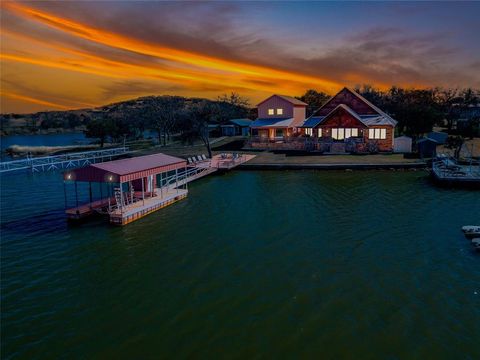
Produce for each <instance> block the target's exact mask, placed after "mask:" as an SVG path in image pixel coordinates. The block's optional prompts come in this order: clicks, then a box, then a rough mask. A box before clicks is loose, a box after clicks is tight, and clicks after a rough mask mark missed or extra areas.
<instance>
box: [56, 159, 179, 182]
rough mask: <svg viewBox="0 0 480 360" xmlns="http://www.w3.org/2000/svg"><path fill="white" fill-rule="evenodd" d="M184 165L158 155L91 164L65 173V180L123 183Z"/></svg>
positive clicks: (176, 160)
mask: <svg viewBox="0 0 480 360" xmlns="http://www.w3.org/2000/svg"><path fill="white" fill-rule="evenodd" d="M186 164H187V162H186V161H185V160H184V159H181V158H177V157H174V156H170V155H166V154H161V153H158V154H152V155H145V156H138V157H134V158H128V159H121V160H114V161H108V162H104V163H99V164H92V165H90V166H87V167H85V168H80V169H75V170H73V171H72V172H68V173H65V174H66V175H65V179H66V180H70V179H71V180H77V181H92V182H109V181H111V182H125V181H132V180H136V179H140V178H143V177H146V176H149V175H155V174H159V173H161V172H166V171H171V170H175V169H178V168H182V167H185V166H186ZM69 175H70V178H69V177H68V176H69ZM72 175H73V176H72Z"/></svg>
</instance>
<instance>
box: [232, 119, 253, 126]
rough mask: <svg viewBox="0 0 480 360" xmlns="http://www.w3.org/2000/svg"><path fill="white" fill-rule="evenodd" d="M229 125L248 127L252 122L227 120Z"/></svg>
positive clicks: (248, 120)
mask: <svg viewBox="0 0 480 360" xmlns="http://www.w3.org/2000/svg"><path fill="white" fill-rule="evenodd" d="M229 122H230V123H232V124H235V125H238V126H250V124H251V123H252V122H253V120H250V119H231V120H229Z"/></svg>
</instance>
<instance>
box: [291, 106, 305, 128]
mask: <svg viewBox="0 0 480 360" xmlns="http://www.w3.org/2000/svg"><path fill="white" fill-rule="evenodd" d="M305 114H306V106H298V105H297V106H295V107H294V108H293V119H294V120H293V123H292V126H294V127H297V126H301V125H302V124H303V123H304V121H305Z"/></svg>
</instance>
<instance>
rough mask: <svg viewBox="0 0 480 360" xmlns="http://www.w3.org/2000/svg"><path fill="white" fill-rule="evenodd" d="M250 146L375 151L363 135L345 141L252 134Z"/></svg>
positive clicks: (258, 147) (277, 148) (269, 148)
mask: <svg viewBox="0 0 480 360" xmlns="http://www.w3.org/2000/svg"><path fill="white" fill-rule="evenodd" d="M248 146H249V147H251V148H256V149H266V150H304V151H318V152H330V151H340V150H341V151H344V152H374V151H375V148H374V147H375V144H373V143H369V144H367V143H365V140H364V138H363V137H351V138H348V139H346V140H344V141H335V140H334V139H332V138H330V137H329V138H327V137H321V138H315V137H303V136H295V137H283V138H274V139H269V138H266V137H259V136H252V137H251V138H250V139H249V140H248ZM340 148H341V149H340ZM335 149H337V150H335Z"/></svg>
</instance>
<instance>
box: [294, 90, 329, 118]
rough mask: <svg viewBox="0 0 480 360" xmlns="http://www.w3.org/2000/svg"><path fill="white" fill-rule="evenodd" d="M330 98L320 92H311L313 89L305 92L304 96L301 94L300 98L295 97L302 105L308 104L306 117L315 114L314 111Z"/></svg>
mask: <svg viewBox="0 0 480 360" xmlns="http://www.w3.org/2000/svg"><path fill="white" fill-rule="evenodd" d="M330 98H331V96H330V95H328V94H326V93H324V92H321V91H317V90H313V89H309V90H307V91H305V94H303V95H302V96H297V99H298V100H301V101H303V102H304V103H307V104H308V105H307V114H306V115H307V117H308V116H310V115H312V114H313V113H314V112H315V110H317V109H318V108H320V107H321V106H322V105H323V104H325V103H326V102H327V101H328V100H329V99H330Z"/></svg>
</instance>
